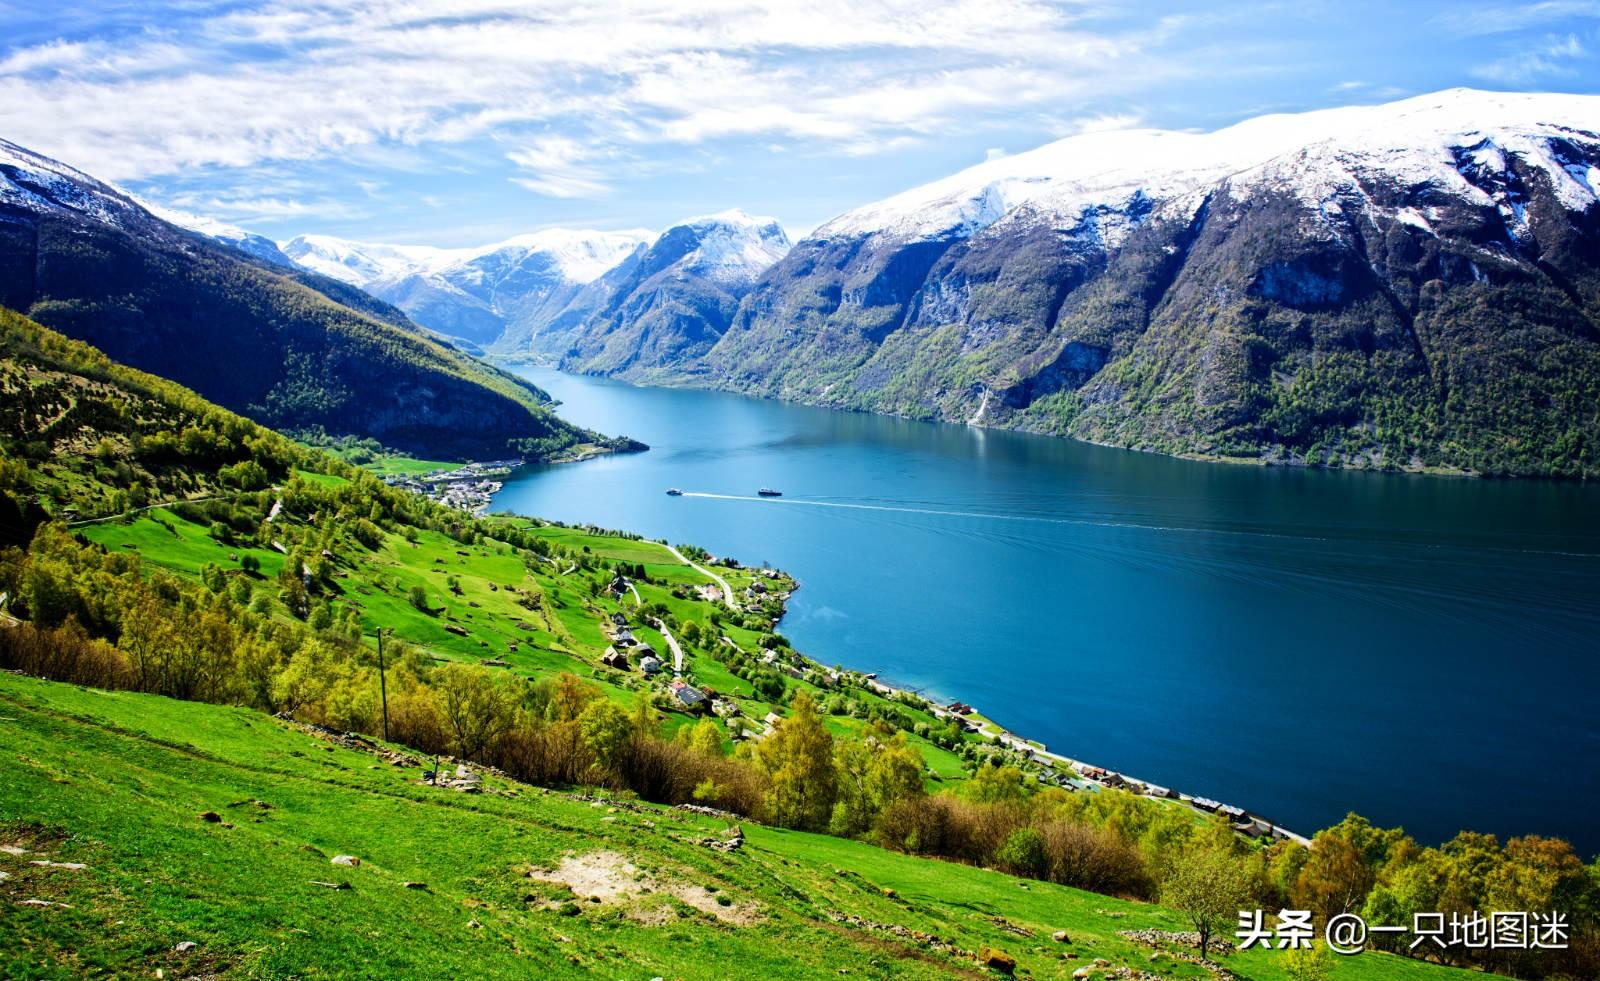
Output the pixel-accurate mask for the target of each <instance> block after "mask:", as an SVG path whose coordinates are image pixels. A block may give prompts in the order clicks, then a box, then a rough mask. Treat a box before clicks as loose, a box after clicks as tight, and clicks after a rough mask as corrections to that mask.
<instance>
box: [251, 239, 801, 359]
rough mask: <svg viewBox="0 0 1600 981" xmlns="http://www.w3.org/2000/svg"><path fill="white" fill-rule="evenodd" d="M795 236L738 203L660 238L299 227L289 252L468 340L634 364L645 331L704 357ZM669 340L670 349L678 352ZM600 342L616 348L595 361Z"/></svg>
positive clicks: (661, 355) (517, 351) (659, 350)
mask: <svg viewBox="0 0 1600 981" xmlns="http://www.w3.org/2000/svg"><path fill="white" fill-rule="evenodd" d="M789 244H790V243H789V238H788V236H787V235H785V234H784V231H783V228H782V226H780V225H779V224H778V223H777V222H776V221H774V220H773V219H771V218H754V217H751V216H750V215H747V214H745V213H744V212H742V211H738V210H732V211H725V212H722V213H721V214H716V215H709V216H706V217H703V218H694V219H690V220H688V221H685V222H681V223H679V224H677V225H674V226H673V227H672V228H669V229H667V230H666V231H665V232H662V233H661V234H660V235H656V234H655V233H652V232H647V231H644V230H641V229H632V230H627V231H612V232H601V231H589V230H575V229H564V228H552V229H546V230H543V231H538V232H534V233H531V234H528V235H520V236H517V237H516V238H511V239H507V240H506V241H504V242H496V243H494V244H492V245H485V246H481V247H478V248H470V249H438V248H431V247H427V246H397V245H379V244H371V243H363V242H351V241H346V240H344V239H337V238H332V237H329V236H323V235H302V236H300V237H298V238H295V239H293V240H291V241H289V242H285V243H284V244H283V247H282V248H283V252H284V254H285V255H287V256H288V257H289V258H290V259H292V260H294V261H295V262H296V263H299V264H300V265H301V266H303V267H305V268H306V269H309V270H312V271H315V272H318V273H321V274H323V275H326V276H332V277H334V278H337V279H340V280H342V281H344V282H346V283H349V284H351V285H353V286H357V287H359V288H361V289H363V290H365V291H367V292H368V293H370V294H372V295H373V296H375V297H377V298H378V299H380V300H383V301H385V302H387V303H392V304H394V305H395V306H397V307H399V308H400V309H402V310H404V311H405V312H406V313H407V314H408V315H409V316H410V317H411V318H412V319H413V320H415V321H416V322H417V323H420V324H423V325H424V326H427V327H430V328H432V329H433V330H436V331H438V332H440V333H441V334H445V335H448V336H450V337H453V338H457V339H459V340H461V341H464V342H466V343H467V344H468V346H479V347H482V348H485V349H488V350H491V351H493V352H495V353H497V354H504V355H509V356H528V355H532V356H537V357H540V358H544V359H547V360H560V359H563V358H568V357H571V358H573V361H572V363H573V364H574V366H580V365H582V366H584V367H586V368H594V369H596V370H598V368H599V366H600V365H611V364H613V363H614V362H618V363H620V362H624V361H626V362H630V363H631V362H632V361H633V360H637V358H636V357H633V356H630V355H629V354H627V353H626V352H622V351H621V350H620V346H621V345H624V344H625V343H626V340H625V338H627V337H633V336H636V335H640V334H645V335H648V336H649V337H650V338H652V339H653V341H652V342H651V343H652V344H654V345H655V347H654V348H653V350H654V351H655V353H654V354H652V355H650V356H649V358H648V360H650V361H651V362H652V363H655V362H657V361H663V360H670V361H676V360H679V359H680V358H681V357H682V356H683V350H680V349H679V348H678V346H677V345H675V344H666V341H665V338H666V337H667V336H668V335H672V336H678V337H680V340H682V339H686V338H688V337H689V336H691V335H692V336H693V338H694V340H693V341H692V342H687V341H686V343H687V344H688V348H687V349H690V350H692V353H693V354H694V355H698V354H702V353H704V352H705V350H706V349H708V348H709V347H710V345H711V343H712V342H714V341H715V340H716V338H717V337H719V336H721V333H722V331H723V330H725V329H726V328H727V325H728V321H729V319H730V318H731V316H732V314H733V311H734V310H735V309H736V308H737V306H738V301H739V298H740V297H742V296H743V295H744V293H745V292H746V291H747V290H749V288H750V287H751V286H752V285H753V284H754V283H755V282H756V280H757V279H758V278H759V277H760V275H761V274H762V273H763V272H765V271H766V270H767V268H768V267H770V266H771V265H772V264H773V263H775V262H777V261H778V260H779V259H781V258H783V256H784V254H785V253H786V252H787V251H788V249H789ZM669 300H670V303H671V304H674V305H671V306H670V309H671V311H672V312H671V314H670V315H668V314H667V312H666V311H667V310H668V309H669V306H668V303H669ZM619 316H620V317H623V318H624V321H619V320H618V319H617V318H618V317H619ZM662 318H665V319H666V320H670V321H673V322H674V323H675V324H676V326H670V327H669V326H667V325H666V324H665V323H663V322H662ZM645 320H648V321H649V325H648V326H647V325H646V324H644V323H643V321H645ZM635 321H639V322H638V323H636V322H635ZM635 328H638V330H635ZM619 329H620V330H621V333H620V334H619V333H618V331H619ZM662 344H666V346H667V347H672V348H673V350H672V352H671V354H670V356H669V355H668V354H667V353H666V349H665V348H664V347H662V346H661V345H662ZM575 345H576V346H577V347H576V348H575ZM579 348H581V350H580V349H579ZM602 348H605V349H607V351H608V352H609V354H608V356H607V357H606V358H604V359H602V360H601V361H598V362H594V364H593V365H591V364H590V361H591V359H593V358H594V357H595V356H596V355H597V354H598V353H599V351H600V349H602Z"/></svg>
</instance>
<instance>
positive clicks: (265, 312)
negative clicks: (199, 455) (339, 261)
mask: <svg viewBox="0 0 1600 981" xmlns="http://www.w3.org/2000/svg"><path fill="white" fill-rule="evenodd" d="M0 305H3V306H8V307H11V308H13V309H18V310H23V311H26V312H27V313H28V314H29V315H30V316H32V317H33V318H34V319H36V320H38V321H39V322H41V323H43V324H46V325H47V326H50V327H52V328H54V329H56V330H59V331H61V332H62V333H64V334H67V335H68V336H71V337H75V338H78V339H80V340H84V341H87V342H89V343H91V344H93V345H95V346H96V347H98V348H100V349H101V350H103V351H105V352H106V353H107V354H109V355H110V356H111V357H113V358H115V359H116V360H118V361H121V362H124V363H126V364H129V365H132V366H134V367H137V368H141V369H144V370H147V371H151V372H154V373H156V374H158V375H161V376H163V377H166V378H172V379H174V380H177V381H179V382H181V383H183V384H184V385H186V386H188V387H190V388H192V389H194V390H195V391H196V392H199V393H200V394H201V395H203V396H205V397H206V398H208V399H211V400H212V401H215V402H217V403H219V404H221V405H225V406H227V407H229V408H231V409H234V410H236V411H239V412H243V413H245V414H247V415H249V416H251V417H252V418H255V419H257V420H260V421H261V422H264V423H266V424H268V425H271V426H276V427H279V428H291V429H298V428H310V427H316V426H321V427H323V428H325V429H327V430H328V431H330V432H334V433H356V434H360V435H363V436H372V437H376V438H377V439H379V440H380V441H382V442H384V443H386V444H388V445H391V446H396V447H399V448H402V449H406V450H410V451H413V452H419V453H423V454H434V455H440V454H443V455H451V456H466V455H477V456H495V455H498V456H505V455H508V454H510V453H513V452H518V451H526V452H527V453H529V454H531V455H550V454H553V453H556V452H559V451H560V450H563V449H566V448H568V447H570V446H572V445H574V444H576V443H578V442H580V441H582V440H584V439H586V438H587V436H586V434H584V433H582V432H581V431H579V430H577V429H576V428H575V427H573V426H570V425H568V424H567V423H565V422H563V421H562V420H560V419H559V418H557V417H556V416H555V415H554V414H553V413H552V412H550V411H549V409H548V403H549V398H548V396H546V395H545V394H544V393H543V392H541V391H539V390H538V389H537V388H535V387H533V386H532V385H530V384H528V383H527V382H524V381H522V380H520V379H518V378H516V377H514V376H512V375H510V374H507V373H505V372H502V371H499V370H498V369H495V368H492V367H490V366H488V365H486V364H484V363H482V362H479V361H476V360H474V359H473V358H471V357H469V356H467V355H465V354H463V353H462V352H460V351H457V350H455V349H454V348H451V347H449V346H448V345H445V344H442V343H440V342H439V341H437V340H434V339H433V338H432V337H431V336H430V335H428V334H427V333H426V332H425V331H423V330H422V329H421V328H418V327H416V326H415V325H414V324H412V323H410V321H408V320H406V319H405V318H404V316H403V315H401V314H400V313H399V311H397V310H394V309H393V308H392V307H388V306H386V305H384V304H380V303H378V302H377V301H374V300H372V299H371V298H369V297H365V296H363V295H361V294H359V293H358V292H357V291H355V290H352V289H350V288H348V287H345V286H343V285H342V284H338V283H334V282H331V281H328V280H325V279H323V278H321V277H315V276H310V275H306V274H302V273H298V272H294V271H291V270H288V269H285V268H284V267H282V266H279V265H275V264H273V263H270V262H266V261H264V260H259V259H256V258H254V257H251V256H249V255H246V254H245V253H243V252H240V251H237V250H235V249H231V248H228V247H226V246H223V245H219V244H217V243H215V242H213V241H211V240H209V239H206V238H204V237H202V236H198V235H195V234H192V233H190V232H187V231H185V230H183V229H180V228H178V227H176V226H173V225H170V224H168V223H167V222H165V221H162V220H161V219H159V218H157V217H155V216H154V215H152V214H150V213H149V212H148V211H146V210H145V209H144V208H143V207H141V206H140V205H139V204H138V203H137V202H135V201H133V200H132V199H130V198H128V197H126V196H125V195H123V194H122V193H121V192H120V191H118V190H116V189H115V188H112V187H110V186H108V185H105V184H102V183H101V182H99V181H96V180H94V179H93V178H91V177H88V176H87V175H84V174H80V173H78V172H77V171H73V170H71V169H70V168H66V167H64V166H62V165H60V164H58V163H56V162H55V161H51V160H48V159H46V158H43V157H38V156H37V155H34V154H31V153H29V152H28V151H26V150H23V149H22V148H20V147H16V146H14V145H12V144H9V143H5V142H4V141H0Z"/></svg>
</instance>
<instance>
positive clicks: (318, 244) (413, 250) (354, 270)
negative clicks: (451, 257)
mask: <svg viewBox="0 0 1600 981" xmlns="http://www.w3.org/2000/svg"><path fill="white" fill-rule="evenodd" d="M278 248H279V249H280V250H281V251H282V252H283V254H284V255H286V256H288V257H289V258H290V259H293V260H294V261H295V262H296V263H297V264H299V265H300V266H302V267H304V268H306V269H309V270H311V271H312V272H315V273H321V274H322V275H324V276H328V277H331V278H333V279H337V280H340V281H342V282H346V283H349V284H350V285H351V286H356V287H366V286H368V285H371V284H372V283H374V282H377V281H378V280H380V279H384V278H387V277H390V276H397V275H403V274H404V273H406V272H407V271H409V270H411V269H413V268H415V267H417V266H420V265H423V264H425V263H428V262H437V261H439V260H440V259H441V258H442V257H444V256H445V255H447V254H448V250H446V249H436V248H434V247H432V246H428V245H379V244H374V243H368V242H351V241H349V240H347V239H342V238H335V237H333V236H331V235H299V236H296V237H295V238H292V239H290V240H289V241H287V242H283V243H280V244H279V246H278Z"/></svg>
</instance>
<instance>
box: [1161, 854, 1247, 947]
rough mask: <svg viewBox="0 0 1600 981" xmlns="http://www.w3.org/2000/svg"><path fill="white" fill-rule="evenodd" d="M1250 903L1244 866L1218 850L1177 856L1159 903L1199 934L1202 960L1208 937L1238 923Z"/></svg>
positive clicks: (1162, 886)
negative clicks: (1190, 925) (1185, 921)
mask: <svg viewBox="0 0 1600 981" xmlns="http://www.w3.org/2000/svg"><path fill="white" fill-rule="evenodd" d="M1250 901H1251V893H1250V879H1249V876H1247V875H1246V874H1245V870H1244V864H1243V863H1242V862H1240V861H1239V860H1238V859H1237V858H1235V857H1234V856H1233V855H1232V854H1231V853H1229V852H1228V851H1226V850H1224V849H1222V848H1219V847H1208V848H1197V849H1194V850H1191V851H1188V852H1185V853H1184V854H1182V855H1179V856H1178V857H1177V859H1176V860H1175V861H1174V862H1173V863H1172V867H1171V870H1170V871H1169V872H1168V873H1167V879H1166V881H1165V882H1163V883H1162V885H1161V902H1162V903H1163V904H1164V905H1166V906H1170V907H1171V908H1173V909H1175V910H1177V911H1178V912H1180V913H1182V914H1183V915H1184V916H1185V917H1187V918H1188V920H1189V922H1190V923H1192V924H1194V928H1195V930H1197V931H1199V933H1200V956H1201V957H1205V956H1206V948H1207V947H1208V946H1210V944H1211V935H1212V934H1213V933H1214V932H1216V931H1217V930H1218V929H1220V928H1222V927H1224V926H1225V925H1227V924H1229V923H1234V922H1237V920H1238V917H1239V910H1240V909H1242V908H1244V907H1245V906H1246V905H1247V904H1249V903H1250Z"/></svg>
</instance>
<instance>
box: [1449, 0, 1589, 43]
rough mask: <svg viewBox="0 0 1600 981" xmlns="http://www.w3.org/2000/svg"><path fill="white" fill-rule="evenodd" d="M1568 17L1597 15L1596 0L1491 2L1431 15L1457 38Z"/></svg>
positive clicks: (1520, 28)
mask: <svg viewBox="0 0 1600 981" xmlns="http://www.w3.org/2000/svg"><path fill="white" fill-rule="evenodd" d="M1570 18H1600V0H1543V2H1540V3H1491V4H1484V5H1480V6H1476V7H1468V8H1457V9H1453V10H1451V11H1450V12H1449V13H1448V14H1441V15H1439V16H1438V17H1436V18H1434V23H1435V24H1436V25H1437V26H1439V27H1440V28H1442V29H1444V30H1445V31H1446V32H1448V33H1450V34H1453V35H1455V36H1457V37H1478V36H1483V35H1491V34H1510V33H1513V32H1515V31H1523V30H1528V29H1530V28H1539V27H1541V26H1548V25H1549V24H1551V23H1553V22H1555V21H1561V20H1567V19H1570Z"/></svg>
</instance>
